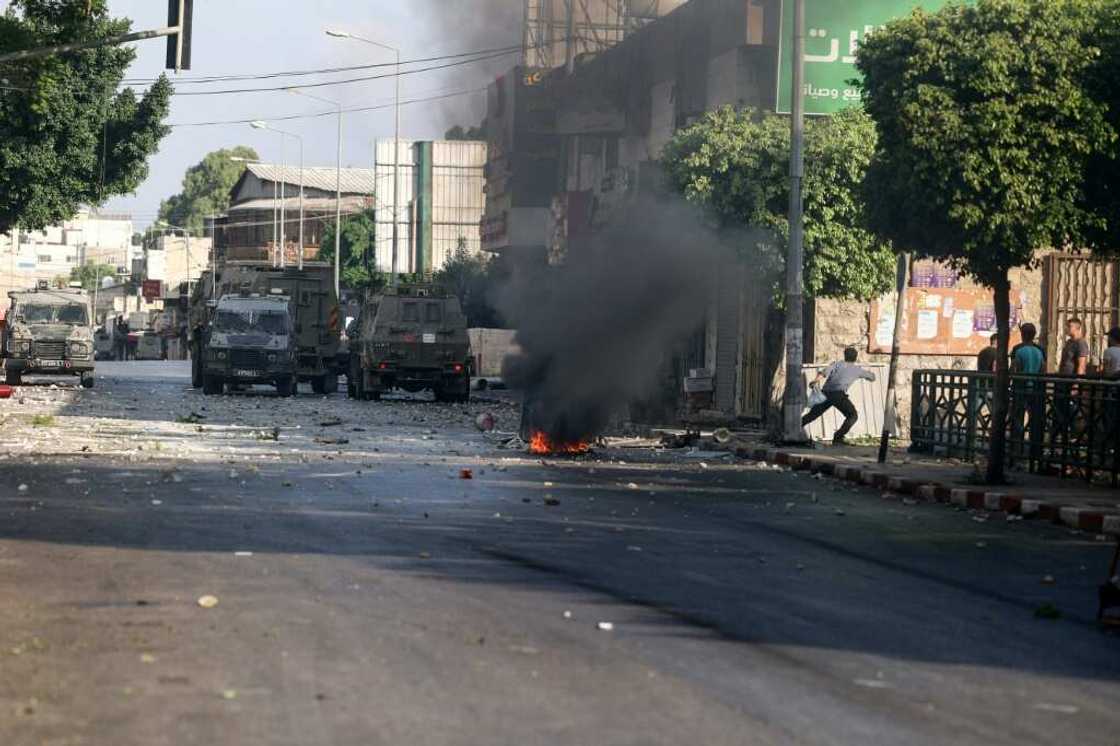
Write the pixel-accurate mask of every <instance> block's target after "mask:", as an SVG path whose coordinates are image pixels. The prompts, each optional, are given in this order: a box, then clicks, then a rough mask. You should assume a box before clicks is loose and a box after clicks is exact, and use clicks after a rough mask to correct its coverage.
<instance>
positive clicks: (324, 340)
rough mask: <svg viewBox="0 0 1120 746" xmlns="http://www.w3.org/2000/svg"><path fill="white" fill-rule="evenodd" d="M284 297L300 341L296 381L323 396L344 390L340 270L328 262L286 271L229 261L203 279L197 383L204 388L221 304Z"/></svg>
mask: <svg viewBox="0 0 1120 746" xmlns="http://www.w3.org/2000/svg"><path fill="white" fill-rule="evenodd" d="M242 294H249V295H260V296H265V297H275V296H284V297H285V298H287V299H288V304H289V311H290V315H291V319H292V326H293V336H294V338H295V356H296V357H295V360H296V380H297V381H303V382H309V383H310V384H311V388H312V390H313V391H315V393H318V394H329V393H334V392H335V391H337V390H338V372H337V369H336V366H337V356H338V346H339V331H340V326H341V323H340V322H339V310H338V296H337V295H336V294H335V292H334V268H333V267H332V266H331V265H330V264H327V263H326V262H305V263H304V265H303V269H302V270H301V269H297V268H296V267H288V268H285V269H280V268H278V267H274V266H273V265H272V264H271V263H270V262H267V261H250V260H245V261H232V260H231V261H224V262H221V263H220V264H218V267H217V276H216V277H215V275H214V273H213V270H207V271H206V272H204V273H203V274H202V277H201V278H200V279H199V281H198V283H197V284H196V285H195V287H194V291H193V294H192V295H191V304H190V313H189V336H190V340H189V343H190V348H191V359H192V361H194V362H193V363H192V369H191V382H192V384H193V385H194V387H195V388H201V387H202V386H203V383H204V381H203V378H202V366H201V361H202V360H203V359H204V353H205V346H206V340H207V335H206V330H207V328H208V327H209V325H210V322H211V319H212V317H213V314H214V308H215V303H216V301H218V300H219V299H220V298H222V297H223V296H226V295H242Z"/></svg>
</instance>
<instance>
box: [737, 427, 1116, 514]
mask: <svg viewBox="0 0 1120 746" xmlns="http://www.w3.org/2000/svg"><path fill="white" fill-rule="evenodd" d="M735 454H736V455H737V456H739V457H740V458H745V459H751V460H754V461H768V462H770V463H772V464H779V465H781V466H788V467H789V468H791V469H795V470H799V471H809V472H812V473H814V474H824V475H826V476H831V477H835V478H836V479H843V480H845V481H848V482H855V483H857V484H864V485H868V486H871V487H875V488H877V489H882V490H885V491H887V492H893V493H897V494H900V495H913V496H914V497H916V498H918V499H921V500H927V501H929V502H941V503H949V504H952V505H957V506H960V507H964V508H971V509H973V510H986V511H990V512H1002V513H1007V514H1008V515H1019V516H1022V517H1023V518H1039V519H1042V520H1049V521H1053V522H1055V523H1061V524H1064V525H1066V526H1069V527H1070V528H1076V529H1078V530H1080V531H1088V532H1091V533H1097V534H1112V535H1114V536H1120V510H1109V509H1105V508H1093V507H1088V508H1087V507H1084V506H1072V505H1062V504H1061V503H1060V502H1057V501H1050V500H1035V499H1029V498H1025V497H1021V496H1019V495H1016V494H1014V493H1010V492H1003V491H995V490H991V491H989V490H985V489H983V488H969V487H949V486H946V485H943V484H940V483H937V482H927V481H923V480H920V479H910V478H907V477H900V476H892V475H890V474H887V473H886V472H883V471H879V470H877V469H876V468H875V467H874V466H862V465H859V464H844V463H839V462H836V461H832V460H830V459H827V458H817V457H814V456H812V455H808V454H804V453H792V452H789V451H782V450H778V449H775V448H764V447H753V448H745V447H740V448H738V449H736V451H735Z"/></svg>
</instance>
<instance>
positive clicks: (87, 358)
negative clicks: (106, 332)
mask: <svg viewBox="0 0 1120 746" xmlns="http://www.w3.org/2000/svg"><path fill="white" fill-rule="evenodd" d="M8 297H9V298H11V306H10V307H9V309H8V312H7V316H6V318H5V325H4V334H3V348H2V356H3V361H4V378H5V381H6V383H8V384H9V385H13V386H14V385H18V384H20V383H21V382H22V379H23V376H25V375H32V374H35V375H62V376H79V377H80V378H81V382H82V386H84V387H85V388H91V387H92V386H93V365H94V363H93V328H92V326H91V325H90V302H89V296H88V295H86V293H85V292H83V291H82V290H80V289H73V288H71V289H66V290H58V289H51V288H49V287H47V286H46V285H45V283H41V284H40V286H39V287H37V288H35V289H34V290H27V291H19V292H12V293H8Z"/></svg>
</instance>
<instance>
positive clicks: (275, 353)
mask: <svg viewBox="0 0 1120 746" xmlns="http://www.w3.org/2000/svg"><path fill="white" fill-rule="evenodd" d="M294 331H295V330H294V328H293V324H292V315H291V311H290V309H289V301H288V299H287V298H286V297H284V296H281V295H273V296H259V295H251V294H248V293H246V294H243V295H226V296H223V297H222V298H221V299H220V300H218V302H217V304H215V306H214V314H213V317H212V318H211V320H210V324H209V326H208V327H207V329H206V331H205V335H206V344H205V345H204V346H203V349H204V352H203V358H202V361H201V367H202V390H203V392H204V393H206V394H221V393H222V392H223V391H224V390H225V386H226V385H233V386H241V385H251V384H258V383H263V384H269V385H273V386H275V387H276V391H277V392H278V393H279V394H280V395H281V396H291V395H292V394H293V393H295V388H296V361H295V334H294Z"/></svg>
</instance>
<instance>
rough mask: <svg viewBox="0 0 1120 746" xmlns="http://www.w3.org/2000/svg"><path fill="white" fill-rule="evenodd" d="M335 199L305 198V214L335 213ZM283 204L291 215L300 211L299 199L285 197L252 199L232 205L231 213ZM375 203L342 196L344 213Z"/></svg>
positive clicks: (365, 198)
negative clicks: (280, 198)
mask: <svg viewBox="0 0 1120 746" xmlns="http://www.w3.org/2000/svg"><path fill="white" fill-rule="evenodd" d="M334 202H335V201H334V198H333V197H304V198H303V211H304V212H333V211H334ZM281 203H283V205H284V209H285V210H286V211H288V213H289V214H294V213H295V212H297V211H298V210H299V197H298V196H296V197H285V198H284V199H283V200H279V199H277V200H273V199H271V198H261V199H251V200H246V201H245V202H239V203H237V204H236V205H230V208H229V211H230V212H241V211H245V210H271V209H273V208H274V207H275V208H279V207H280V205H281ZM372 206H373V203H372V202H371V201H370V198H369V197H357V196H350V197H348V196H346V195H345V194H343V195H342V212H343V213H344V214H345V213H355V212H360V211H361V210H363V209H366V208H368V207H372Z"/></svg>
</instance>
